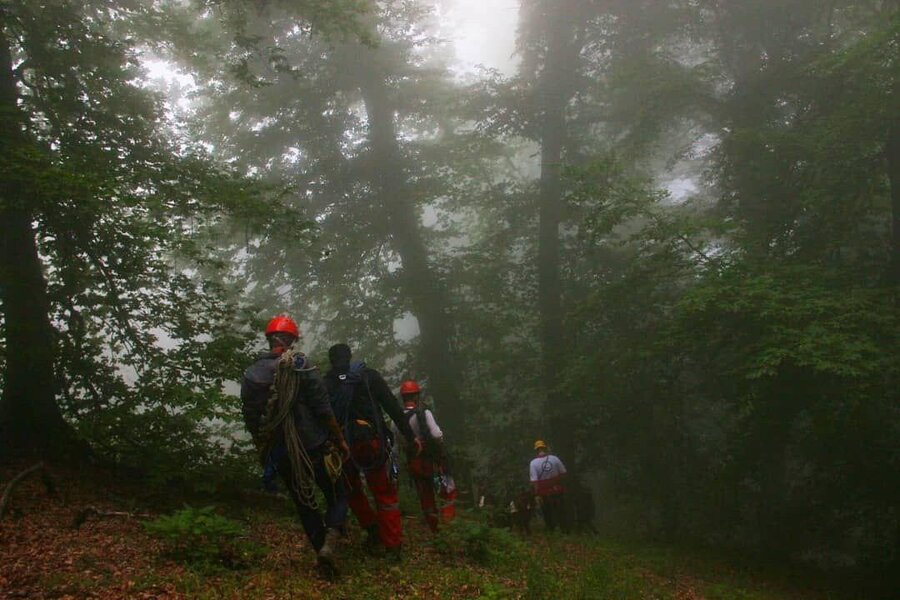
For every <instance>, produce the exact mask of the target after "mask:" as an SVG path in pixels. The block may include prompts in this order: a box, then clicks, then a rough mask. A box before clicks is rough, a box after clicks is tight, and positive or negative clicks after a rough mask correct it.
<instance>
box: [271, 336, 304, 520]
mask: <svg viewBox="0 0 900 600" xmlns="http://www.w3.org/2000/svg"><path fill="white" fill-rule="evenodd" d="M297 354H298V353H297V352H296V351H295V350H294V348H289V349H287V350H285V351H284V353H283V354H282V355H281V358H279V359H278V362H276V363H275V380H274V381H273V382H272V394H271V395H270V397H269V403H268V405H267V407H266V417H265V420H264V421H263V424H262V435H263V439H264V440H265V442H264V443H263V445H262V453H263V454H262V455H263V460H266V458H267V457H268V456H269V454H270V453H271V452H272V449H273V448H274V447H275V445H276V442H277V441H278V438H279V436H278V433H279V430H280V433H281V438H282V441H283V443H284V448H285V452H286V454H287V457H288V460H289V461H290V464H291V483H292V487H293V489H294V490H295V492H296V493H297V496H298V498H299V501H300V502H301V503H302V504H303V505H305V506H308V507H310V508H314V509H318V503H317V502H316V476H315V470H314V467H313V462H312V459H311V458H310V456H309V453H307V452H306V448H304V447H303V443H302V442H301V440H300V432H299V431H298V429H297V422H296V420H295V419H294V418H293V412H294V411H293V407H294V402H296V401H297V398H298V396H299V391H300V374H299V373H298V372H297V371H296V370H295V368H294V357H295V356H297Z"/></svg>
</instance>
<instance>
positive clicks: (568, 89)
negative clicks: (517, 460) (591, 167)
mask: <svg viewBox="0 0 900 600" xmlns="http://www.w3.org/2000/svg"><path fill="white" fill-rule="evenodd" d="M575 8H576V7H575V6H574V5H573V3H572V2H571V1H566V2H559V3H558V4H557V2H556V0H554V1H553V2H549V3H544V10H545V11H546V12H545V14H544V17H545V19H546V29H545V31H546V44H547V53H546V58H545V60H544V64H543V70H542V72H541V76H540V79H539V82H538V93H539V94H540V108H541V111H540V116H541V129H540V136H541V140H540V141H541V180H540V198H539V219H540V222H539V226H538V257H537V278H538V312H539V316H540V336H541V337H540V341H541V354H542V361H541V362H542V365H543V373H542V375H543V378H544V390H545V395H546V407H547V411H546V414H548V415H550V423H548V425H549V429H550V434H551V436H552V437H553V443H554V444H556V446H557V448H559V450H560V451H561V453H562V454H570V453H571V450H572V448H570V447H569V442H570V441H571V440H570V437H571V436H568V435H566V430H567V428H568V427H570V426H571V419H567V418H566V416H565V415H564V414H560V411H559V410H558V409H556V407H559V406H560V402H559V398H558V390H557V387H558V383H559V366H558V365H559V354H560V353H561V352H562V351H563V348H564V342H565V339H566V336H565V332H564V331H563V319H562V290H561V278H560V239H559V226H560V222H561V220H562V214H563V197H562V194H563V189H562V180H561V170H562V162H563V150H564V147H565V144H566V137H567V136H566V106H567V105H568V103H569V101H570V100H571V98H572V94H573V91H574V90H573V89H572V79H573V76H574V65H575V60H576V58H577V56H578V48H577V47H576V45H575V43H574V40H573V38H574V31H575V24H574V16H575V14H576V11H575Z"/></svg>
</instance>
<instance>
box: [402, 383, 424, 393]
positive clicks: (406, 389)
mask: <svg viewBox="0 0 900 600" xmlns="http://www.w3.org/2000/svg"><path fill="white" fill-rule="evenodd" d="M421 391H422V390H421V389H419V384H418V383H416V382H415V381H414V380H412V379H407V380H406V381H404V382H403V383H401V384H400V395H401V396H406V395H407V394H418V393H419V392H421Z"/></svg>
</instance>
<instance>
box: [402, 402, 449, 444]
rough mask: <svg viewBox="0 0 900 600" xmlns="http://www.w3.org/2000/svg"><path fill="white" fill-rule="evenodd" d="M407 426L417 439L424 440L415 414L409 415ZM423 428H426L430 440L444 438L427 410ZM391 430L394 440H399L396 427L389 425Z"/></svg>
mask: <svg viewBox="0 0 900 600" xmlns="http://www.w3.org/2000/svg"><path fill="white" fill-rule="evenodd" d="M404 410H405V409H404ZM409 426H410V428H411V429H412V431H413V434H414V435H415V436H416V437H417V438H419V439H420V440H425V436H424V435H422V431H421V430H420V429H419V419H418V417H416V413H415V412H411V413H410V414H409ZM425 426H426V427H428V432H429V433H430V434H431V439H434V440H440V439H442V438H443V437H444V432H442V431H441V428H440V427H438V424H437V421H435V420H434V415H433V414H431V411H430V410H428V409H427V408H426V409H425ZM391 429H392V430H393V431H394V439H400V432H399V430H398V429H397V426H396V425H394V424H393V423H391Z"/></svg>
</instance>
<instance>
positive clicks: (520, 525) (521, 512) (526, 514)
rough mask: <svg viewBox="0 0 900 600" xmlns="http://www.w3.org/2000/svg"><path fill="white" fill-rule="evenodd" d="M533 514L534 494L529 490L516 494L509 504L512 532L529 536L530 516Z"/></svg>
mask: <svg viewBox="0 0 900 600" xmlns="http://www.w3.org/2000/svg"><path fill="white" fill-rule="evenodd" d="M533 513H534V493H533V491H532V490H530V489H526V490H523V491H522V492H520V493H518V494H516V497H515V498H513V499H512V501H511V502H510V503H509V521H510V527H511V528H512V530H513V531H519V532H520V533H524V534H526V535H530V534H531V516H532V514H533Z"/></svg>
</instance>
